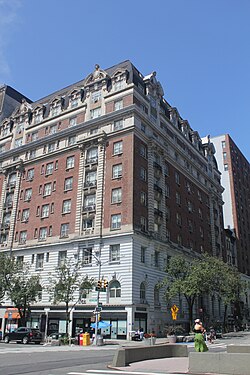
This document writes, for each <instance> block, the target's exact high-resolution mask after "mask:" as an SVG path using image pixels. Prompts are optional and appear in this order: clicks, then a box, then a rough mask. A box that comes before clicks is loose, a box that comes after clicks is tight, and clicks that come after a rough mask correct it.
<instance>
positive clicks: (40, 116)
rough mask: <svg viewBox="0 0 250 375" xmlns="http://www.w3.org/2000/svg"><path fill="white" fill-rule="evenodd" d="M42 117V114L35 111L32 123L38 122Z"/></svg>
mask: <svg viewBox="0 0 250 375" xmlns="http://www.w3.org/2000/svg"><path fill="white" fill-rule="evenodd" d="M42 119H43V116H42V114H41V113H36V114H35V117H34V123H35V124H38V123H39V122H41V121H42Z"/></svg>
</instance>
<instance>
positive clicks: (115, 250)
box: [109, 245, 120, 262]
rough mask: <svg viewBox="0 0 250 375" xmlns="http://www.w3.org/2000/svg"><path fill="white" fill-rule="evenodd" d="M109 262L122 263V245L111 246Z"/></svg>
mask: <svg viewBox="0 0 250 375" xmlns="http://www.w3.org/2000/svg"><path fill="white" fill-rule="evenodd" d="M109 261H110V262H119V261H120V245H110V247H109Z"/></svg>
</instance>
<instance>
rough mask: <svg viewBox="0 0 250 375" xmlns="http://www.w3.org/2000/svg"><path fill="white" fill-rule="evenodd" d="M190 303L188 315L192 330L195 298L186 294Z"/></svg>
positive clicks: (190, 329)
mask: <svg viewBox="0 0 250 375" xmlns="http://www.w3.org/2000/svg"><path fill="white" fill-rule="evenodd" d="M185 297H186V300H187V304H188V316H189V332H191V331H192V326H193V306H194V298H192V297H188V296H185Z"/></svg>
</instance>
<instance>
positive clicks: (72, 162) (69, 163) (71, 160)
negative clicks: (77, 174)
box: [66, 156, 75, 169]
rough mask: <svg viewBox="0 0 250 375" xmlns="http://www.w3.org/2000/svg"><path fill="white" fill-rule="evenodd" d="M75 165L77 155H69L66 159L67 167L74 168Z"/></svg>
mask: <svg viewBox="0 0 250 375" xmlns="http://www.w3.org/2000/svg"><path fill="white" fill-rule="evenodd" d="M74 166H75V157H74V156H68V157H67V159H66V169H70V168H74Z"/></svg>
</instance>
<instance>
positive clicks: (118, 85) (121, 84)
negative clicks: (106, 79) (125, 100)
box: [114, 79, 124, 91]
mask: <svg viewBox="0 0 250 375" xmlns="http://www.w3.org/2000/svg"><path fill="white" fill-rule="evenodd" d="M123 87H124V81H123V80H121V79H119V80H118V81H116V82H115V83H114V90H115V91H118V90H121V89H122V88H123Z"/></svg>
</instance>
